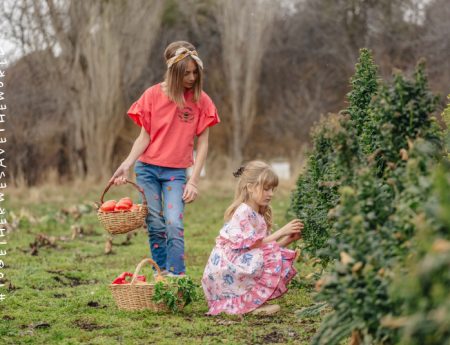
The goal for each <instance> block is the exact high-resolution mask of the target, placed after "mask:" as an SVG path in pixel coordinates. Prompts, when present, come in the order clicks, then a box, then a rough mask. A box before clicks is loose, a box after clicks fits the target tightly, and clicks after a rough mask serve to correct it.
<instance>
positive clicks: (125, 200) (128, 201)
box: [119, 197, 133, 207]
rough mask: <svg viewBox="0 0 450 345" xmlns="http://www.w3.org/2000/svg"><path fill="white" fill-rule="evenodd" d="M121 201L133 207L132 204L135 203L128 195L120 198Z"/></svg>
mask: <svg viewBox="0 0 450 345" xmlns="http://www.w3.org/2000/svg"><path fill="white" fill-rule="evenodd" d="M119 203H121V204H129V205H130V207H131V205H133V201H131V199H130V198H128V197H126V198H122V199H120V200H119Z"/></svg>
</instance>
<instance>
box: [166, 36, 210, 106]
mask: <svg viewBox="0 0 450 345" xmlns="http://www.w3.org/2000/svg"><path fill="white" fill-rule="evenodd" d="M179 48H187V49H189V50H190V51H195V47H194V46H193V45H192V44H191V43H189V42H186V41H176V42H172V43H170V44H169V45H168V46H167V48H166V50H165V51H164V58H165V60H166V62H167V61H168V60H169V59H170V58H172V57H174V56H175V52H176V51H177V49H179ZM189 60H191V61H193V62H194V63H195V64H196V65H197V72H198V74H197V80H196V81H195V84H194V86H193V87H192V89H193V91H194V102H198V100H199V99H200V96H201V94H202V90H203V69H202V68H200V66H198V64H197V62H196V61H195V60H194V59H193V58H191V57H190V56H187V57H186V58H184V59H182V60H180V61H178V62H177V63H175V64H173V66H171V67H170V68H168V69H167V71H166V74H165V76H164V84H165V89H164V91H165V93H166V94H167V96H168V97H169V99H171V100H172V101H174V102H175V103H176V104H177V105H178V107H180V108H183V107H184V104H185V99H184V86H183V78H184V73H185V72H186V68H187V64H188V61H189Z"/></svg>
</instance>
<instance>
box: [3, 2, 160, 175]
mask: <svg viewBox="0 0 450 345" xmlns="http://www.w3.org/2000/svg"><path fill="white" fill-rule="evenodd" d="M163 5H164V4H163V1H162V0H151V1H150V0H134V1H120V0H112V1H102V0H97V1H76V0H61V1H57V0H45V1H44V0H41V1H39V0H20V1H16V2H14V3H13V4H12V5H11V6H10V7H9V8H6V9H5V11H4V12H5V14H6V15H5V17H6V18H7V19H8V20H9V23H10V26H11V32H10V34H12V35H13V36H15V37H16V39H17V41H19V42H21V43H22V47H24V49H23V51H24V53H28V52H30V51H36V50H39V49H42V50H43V49H51V51H52V52H53V54H54V59H53V61H52V62H53V63H51V64H45V65H44V64H41V66H40V67H41V68H42V69H47V70H57V71H58V73H59V75H60V85H58V88H57V89H56V90H55V92H58V94H59V95H60V97H63V98H65V99H67V100H70V101H69V104H68V109H67V115H68V116H67V120H68V121H69V123H70V125H71V129H72V130H71V131H70V132H69V134H70V140H69V145H70V146H71V150H70V153H71V154H70V157H69V162H70V163H71V165H72V170H73V171H72V172H73V174H76V175H78V176H84V175H86V174H88V175H90V176H93V177H100V176H107V175H109V174H111V171H112V167H111V162H112V155H113V149H114V144H115V142H116V141H117V138H118V136H119V133H120V131H121V130H122V128H123V124H124V116H123V114H124V111H125V109H126V105H125V102H124V95H125V91H124V90H125V89H126V88H127V87H129V86H130V85H131V84H132V83H133V82H134V81H135V80H136V79H137V78H138V77H139V75H140V73H142V70H143V68H144V66H145V64H146V63H147V61H148V57H149V54H150V52H151V49H152V45H153V42H154V40H155V38H156V37H157V34H158V30H159V27H160V21H161V14H162V10H163ZM24 18H26V20H25V19H24ZM33 42H34V43H33ZM36 42H37V43H38V45H36Z"/></svg>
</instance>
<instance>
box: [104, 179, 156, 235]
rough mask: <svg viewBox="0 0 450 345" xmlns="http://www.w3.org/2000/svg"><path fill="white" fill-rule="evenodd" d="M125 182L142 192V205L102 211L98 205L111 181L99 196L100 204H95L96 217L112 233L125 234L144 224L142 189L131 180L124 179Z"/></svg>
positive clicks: (145, 213)
mask: <svg viewBox="0 0 450 345" xmlns="http://www.w3.org/2000/svg"><path fill="white" fill-rule="evenodd" d="M126 182H127V183H129V184H131V185H132V186H134V187H135V188H136V189H137V190H138V191H139V192H140V193H141V194H142V205H140V207H139V208H138V209H136V210H123V211H113V212H102V211H101V210H100V206H101V205H102V204H103V198H104V197H105V194H106V192H107V191H108V190H109V189H110V188H111V186H112V185H113V183H109V184H108V186H106V188H105V190H104V192H103V194H102V197H101V198H100V205H97V206H98V210H97V218H98V220H99V221H100V223H101V224H102V225H103V227H104V228H105V230H106V231H108V232H109V233H110V234H112V235H117V234H125V233H127V232H129V231H132V230H135V229H137V228H140V227H141V226H142V225H143V224H144V222H145V217H146V216H147V212H148V210H147V199H146V198H145V194H144V190H143V189H142V188H141V187H139V186H138V185H137V184H135V183H133V182H131V181H128V180H126Z"/></svg>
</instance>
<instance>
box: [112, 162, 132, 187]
mask: <svg viewBox="0 0 450 345" xmlns="http://www.w3.org/2000/svg"><path fill="white" fill-rule="evenodd" d="M129 170H130V166H129V165H128V164H126V163H125V162H123V163H122V164H120V166H119V167H118V168H117V170H116V172H115V173H114V174H113V176H112V177H111V178H110V179H109V183H112V182H113V183H114V184H115V185H121V184H125V183H126V180H127V178H128V172H129Z"/></svg>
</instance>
